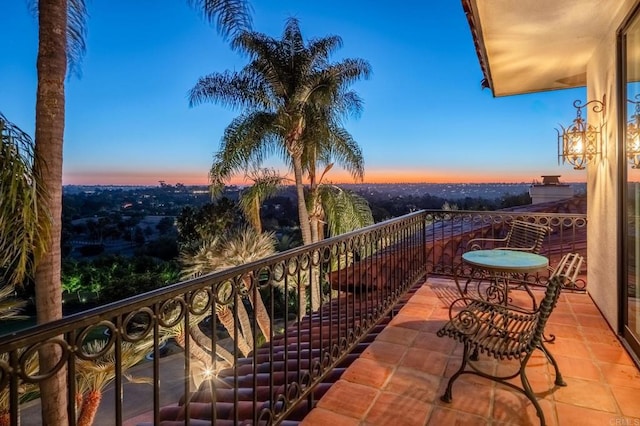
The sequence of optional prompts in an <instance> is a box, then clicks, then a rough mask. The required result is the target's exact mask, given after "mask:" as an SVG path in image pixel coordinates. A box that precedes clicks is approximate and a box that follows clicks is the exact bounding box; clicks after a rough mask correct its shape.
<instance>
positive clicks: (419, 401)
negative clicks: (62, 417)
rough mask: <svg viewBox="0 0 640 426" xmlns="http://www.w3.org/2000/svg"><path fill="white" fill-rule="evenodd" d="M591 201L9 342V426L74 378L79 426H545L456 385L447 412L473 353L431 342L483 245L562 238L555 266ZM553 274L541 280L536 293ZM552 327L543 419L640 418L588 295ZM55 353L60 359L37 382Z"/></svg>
mask: <svg viewBox="0 0 640 426" xmlns="http://www.w3.org/2000/svg"><path fill="white" fill-rule="evenodd" d="M582 202H584V200H581V199H574V200H570V201H567V202H563V203H555V204H549V205H542V204H541V205H536V206H527V207H528V211H521V210H518V209H513V210H509V211H500V212H468V211H421V212H417V213H414V214H411V215H407V216H405V217H402V218H397V219H393V220H390V221H388V222H384V223H381V224H377V225H374V226H372V227H369V228H366V229H363V230H361V231H358V232H354V233H351V234H347V235H343V236H339V237H336V238H332V239H329V240H325V241H323V242H320V243H317V244H313V245H309V246H305V247H300V248H298V249H294V250H291V251H288V252H284V253H280V254H278V255H276V256H273V257H271V258H268V259H264V260H262V261H258V262H254V263H251V264H247V265H243V266H241V267H237V268H233V269H229V270H226V271H223V272H220V273H216V274H212V275H207V276H203V277H200V278H197V279H194V280H191V281H188V282H183V283H177V284H174V285H172V286H169V287H166V288H163V289H161V290H158V291H155V292H152V293H148V294H144V295H140V296H136V297H133V298H130V299H127V300H124V301H121V302H117V303H114V304H111V305H108V306H104V307H100V308H98V309H94V310H91V311H87V312H84V313H81V314H77V315H74V316H70V317H68V318H65V319H63V320H61V321H58V322H55V323H51V324H47V325H45V326H41V327H36V328H33V329H29V330H25V331H23V332H20V333H17V334H15V335H11V336H5V337H4V338H3V339H2V343H1V344H0V357H2V358H0V374H1V375H0V396H1V397H2V399H0V410H4V411H0V415H2V416H3V417H2V418H0V424H14V425H18V424H21V425H29V424H40V423H41V421H40V418H39V415H40V414H39V408H38V404H39V400H38V399H37V394H36V393H34V392H35V389H36V388H35V386H34V385H35V384H37V383H38V382H40V381H42V380H46V379H47V377H49V376H50V375H52V374H56V373H57V372H58V371H64V370H62V369H63V367H66V371H67V372H68V378H69V380H68V394H67V398H68V400H69V401H76V404H71V405H70V408H69V412H70V418H71V419H72V420H71V424H76V422H75V420H74V419H76V418H79V416H82V413H83V405H82V402H83V398H84V400H85V401H86V400H87V398H86V397H87V396H88V395H90V394H91V395H93V396H96V395H99V396H100V398H101V403H100V406H99V410H98V412H97V415H96V417H95V421H94V424H109V425H112V424H117V425H121V424H126V425H138V424H140V425H143V424H160V423H161V422H162V424H166V425H171V424H185V423H186V424H192V425H201V424H212V423H215V424H220V425H225V424H257V423H264V424H285V425H286V424H297V423H300V422H302V423H305V424H327V423H328V422H330V421H335V422H338V424H359V422H360V421H365V422H368V424H389V419H393V420H394V421H399V420H398V416H399V413H402V419H404V420H403V421H405V422H406V423H405V424H425V423H429V424H442V423H443V422H445V421H450V420H457V421H460V422H463V423H464V424H467V421H469V422H471V423H474V422H475V423H479V424H484V423H485V422H486V420H487V419H492V421H494V422H498V423H501V422H505V423H508V422H515V423H520V422H521V421H522V422H524V423H523V424H527V423H533V424H535V423H537V420H536V417H535V413H533V414H532V411H531V408H532V407H529V406H530V404H527V401H526V400H525V399H524V398H521V396H520V395H518V394H516V393H514V392H513V391H511V390H508V389H506V388H504V389H503V388H502V387H500V386H499V385H492V384H491V383H485V382H483V381H479V380H466V381H465V380H463V379H460V381H459V382H457V384H456V387H455V388H454V400H453V402H452V403H451V404H445V403H442V402H440V401H439V399H438V397H439V395H440V394H441V392H442V389H443V386H444V383H443V379H444V378H446V377H447V376H448V375H450V374H451V373H452V369H453V368H455V366H456V365H457V363H458V362H459V357H460V352H459V348H456V346H455V345H454V343H453V341H449V340H450V339H444V338H438V337H436V336H435V334H434V332H435V331H436V330H437V329H438V328H439V327H440V326H441V325H442V324H443V321H444V320H445V317H446V316H447V315H448V305H449V304H450V302H451V300H453V297H454V295H455V293H454V286H453V280H452V277H453V276H454V275H457V276H465V275H469V274H470V271H469V270H467V269H466V268H465V267H464V265H463V264H462V262H461V258H460V256H461V254H462V253H463V252H464V250H465V248H466V244H467V242H468V241H469V240H470V239H472V238H475V237H479V236H491V237H497V236H501V235H502V234H503V233H504V232H505V229H506V228H507V225H508V223H509V222H510V221H511V220H513V219H516V218H517V219H523V220H530V221H535V222H538V223H544V224H547V225H549V226H550V227H551V228H552V229H553V231H552V232H551V234H550V235H549V236H548V238H547V240H546V241H545V244H544V246H543V254H544V255H546V256H547V257H548V258H549V259H550V263H551V264H552V265H553V264H554V263H555V262H557V261H558V260H559V259H560V257H561V256H562V255H563V254H565V253H568V252H580V253H582V254H583V255H586V218H585V215H584V214H581V213H576V211H580V203H582ZM534 207H535V209H536V210H537V211H533V209H534ZM546 278H547V275H545V274H537V275H536V276H530V277H529V279H530V282H531V284H532V285H533V286H534V287H535V286H536V285H540V286H539V288H543V286H544V283H545V282H546ZM582 278H583V279H586V277H584V276H583V277H582ZM585 284H586V282H585ZM592 285H594V284H592ZM313 291H318V292H321V294H322V297H321V299H322V304H321V306H320V308H319V309H317V310H315V311H314V312H312V311H311V310H310V308H309V305H308V303H306V301H307V300H311V299H312V298H313V294H311V293H312V292H313ZM261 303H262V304H263V305H264V307H265V308H266V312H267V313H268V315H267V317H266V318H265V317H264V316H261V315H260V313H261V312H264V311H263V310H262V308H261ZM548 330H549V332H552V333H554V334H555V335H556V336H557V337H558V338H557V340H556V341H555V343H553V344H552V345H550V350H551V351H552V353H554V355H556V356H557V358H558V361H559V363H560V367H561V369H562V372H563V374H564V375H565V378H566V380H567V381H568V382H569V386H568V387H567V388H561V389H560V388H554V387H553V382H552V378H551V374H550V372H549V371H548V367H547V365H546V361H544V359H542V358H537V359H535V362H533V363H532V364H531V369H532V372H531V373H530V374H531V377H532V382H533V387H534V391H535V392H537V393H538V396H539V397H541V398H542V399H543V401H542V403H541V404H542V405H543V409H544V410H545V413H546V416H547V418H548V423H550V424H555V423H558V424H564V421H565V420H567V419H569V418H573V419H575V418H583V417H584V416H589V418H592V419H594V421H596V422H597V420H598V419H618V420H620V421H623V420H625V419H631V418H640V412H639V411H638V408H636V406H637V404H635V403H634V401H636V400H637V396H634V395H635V394H637V391H638V389H640V374H639V373H638V369H637V368H636V367H635V366H634V364H633V362H632V360H631V358H630V357H629V356H628V355H627V353H626V352H625V351H624V350H623V349H622V347H621V345H620V343H619V342H618V339H617V337H616V336H615V335H614V333H613V332H612V331H611V330H610V329H609V327H608V325H607V323H606V322H605V321H604V319H603V318H602V316H601V315H600V313H599V311H598V310H597V308H596V307H595V306H594V305H593V303H592V302H591V299H590V298H589V296H588V295H587V294H585V293H584V292H581V291H575V289H567V290H566V291H564V292H563V294H562V296H561V301H560V303H559V305H558V307H557V308H556V310H555V311H554V313H553V314H552V317H551V319H550V322H549V324H548ZM90 342H93V344H91V345H90ZM43 348H44V349H45V350H47V349H48V350H51V348H56V349H57V350H58V351H59V353H60V354H61V356H60V362H59V363H58V364H57V365H56V366H55V367H53V368H52V370H51V371H40V372H39V373H36V372H35V371H37V370H34V368H33V364H34V360H36V361H37V354H38V351H39V350H41V349H43ZM132 348H138V350H134V349H132ZM140 348H142V349H140ZM214 349H215V350H214ZM141 353H142V355H140V354H141ZM185 353H187V354H191V356H185V355H184V354H185ZM144 355H146V356H144ZM96 365H98V366H99V367H100V369H101V371H102V372H103V373H104V376H105V377H106V378H105V380H104V381H103V382H102V384H101V386H99V387H98V386H94V387H95V388H94V389H91V388H87V387H86V381H82V380H80V378H81V377H83V376H85V377H86V375H87V374H90V373H91V372H93V374H95V371H96V370H95V366H96ZM489 367H490V368H493V367H492V366H489ZM501 368H502V367H501ZM130 377H132V379H131V380H129V379H128V378H130ZM143 379H144V380H143ZM96 388H97V389H96ZM465 388H466V389H465ZM92 391H93V394H92V393H91V392H92ZM185 395H187V396H188V397H187V398H185V397H184V396H185ZM314 407H316V408H314ZM577 416H579V417H577ZM185 419H187V420H185ZM618 420H616V421H618ZM78 423H82V422H81V421H78ZM600 424H602V423H600ZM610 424H614V423H610ZM615 424H618V423H615Z"/></svg>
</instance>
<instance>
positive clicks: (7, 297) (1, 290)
mask: <svg viewBox="0 0 640 426" xmlns="http://www.w3.org/2000/svg"><path fill="white" fill-rule="evenodd" d="M13 291H14V288H13V286H8V285H6V286H3V287H0V321H4V320H7V319H23V318H26V317H25V316H21V315H19V313H20V310H21V309H22V308H24V307H25V306H26V304H27V302H26V301H24V300H16V299H11V295H12V293H13Z"/></svg>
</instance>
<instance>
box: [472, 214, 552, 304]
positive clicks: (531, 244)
mask: <svg viewBox="0 0 640 426" xmlns="http://www.w3.org/2000/svg"><path fill="white" fill-rule="evenodd" d="M550 232H551V228H550V227H548V226H546V225H541V224H538V223H531V222H527V221H524V220H518V219H515V220H513V221H512V222H511V227H510V228H509V231H508V232H507V235H506V236H505V237H504V238H473V239H471V240H469V242H468V243H467V250H486V249H494V250H518V251H527V252H530V253H535V254H539V253H540V251H541V250H542V244H543V243H544V239H545V237H546V236H547V235H548V234H549V233H550ZM474 278H475V279H478V280H480V281H482V280H483V279H485V278H487V277H486V275H485V274H484V271H481V270H477V269H472V270H471V273H470V275H469V278H468V279H467V281H466V282H465V285H464V290H463V291H462V290H461V293H462V296H466V295H467V294H468V293H467V291H468V287H469V284H470V283H471V281H473V279H474ZM522 278H523V279H524V280H526V276H525V277H522Z"/></svg>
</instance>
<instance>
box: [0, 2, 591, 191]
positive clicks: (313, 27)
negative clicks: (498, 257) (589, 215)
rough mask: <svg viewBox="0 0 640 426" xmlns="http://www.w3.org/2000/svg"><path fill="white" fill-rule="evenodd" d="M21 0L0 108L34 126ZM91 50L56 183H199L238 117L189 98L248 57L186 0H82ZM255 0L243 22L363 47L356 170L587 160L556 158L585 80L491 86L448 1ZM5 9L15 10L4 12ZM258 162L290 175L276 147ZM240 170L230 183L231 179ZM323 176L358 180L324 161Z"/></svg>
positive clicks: (572, 177) (567, 177)
mask: <svg viewBox="0 0 640 426" xmlns="http://www.w3.org/2000/svg"><path fill="white" fill-rule="evenodd" d="M27 3H28V2H27V1H19V0H17V1H16V0H14V1H6V0H3V1H2V2H0V16H2V17H3V18H4V19H2V21H3V23H2V26H1V27H0V34H1V37H2V40H4V43H3V51H2V58H1V59H0V112H2V113H3V114H4V115H5V116H6V117H7V118H8V119H9V120H10V121H12V122H13V123H14V124H16V125H17V126H18V127H20V128H21V129H22V130H24V131H25V132H27V133H29V134H30V135H32V136H33V134H34V128H35V124H34V120H35V95H36V81H37V80H36V54H37V20H36V18H35V17H34V16H33V15H32V14H31V13H30V11H29V10H28V7H27ZM87 4H88V10H89V19H88V34H87V40H86V42H87V52H86V54H85V56H84V58H83V59H82V62H81V64H80V65H81V76H80V77H77V76H71V77H70V78H69V79H68V80H67V83H66V84H67V86H66V94H67V98H66V108H67V109H66V126H65V140H64V162H63V183H64V184H65V185H70V184H75V185H83V184H84V185H98V184H102V185H157V184H158V182H159V181H160V180H163V181H165V182H167V183H169V184H175V183H183V184H187V185H196V184H206V183H207V173H208V171H209V169H210V167H211V164H212V160H213V156H214V154H215V153H216V152H217V151H218V149H219V147H220V138H221V136H222V134H223V131H224V129H225V127H226V126H227V125H228V124H229V123H230V122H231V120H232V119H233V118H234V117H236V116H237V115H239V113H240V111H238V110H231V109H229V108H227V107H223V106H220V105H217V104H212V103H206V104H201V105H198V106H194V107H190V106H189V103H188V98H187V93H188V91H189V90H190V89H191V88H192V87H193V86H194V85H195V84H196V82H197V81H198V79H199V78H200V77H203V76H206V75H208V74H210V73H214V72H224V71H226V70H239V69H241V68H242V67H243V66H244V65H245V64H246V63H247V59H246V58H245V57H243V56H241V55H240V54H239V53H238V52H234V51H232V50H231V49H230V48H229V43H228V40H227V41H225V40H223V39H222V38H221V37H220V36H219V34H218V33H217V31H216V29H215V28H213V27H212V26H211V25H209V24H208V23H206V22H205V20H204V19H203V18H202V16H201V15H200V14H199V13H198V11H196V10H195V9H193V8H191V7H189V6H188V2H187V1H181V0H173V1H169V0H136V1H130V0H87ZM379 4H383V5H388V4H387V3H377V2H371V1H370V0H323V1H308V0H306V1H305V0H252V1H251V5H252V8H253V28H254V30H256V31H259V32H261V33H265V34H268V35H270V36H273V37H277V38H280V36H281V34H282V30H283V28H284V24H285V21H286V19H287V18H289V17H295V18H297V19H298V20H299V21H300V27H301V30H302V33H303V36H304V37H305V39H307V40H308V39H312V38H318V37H324V36H328V35H338V36H340V37H341V38H342V40H343V47H342V48H340V49H338V50H337V51H336V52H335V54H334V55H333V56H332V57H331V58H332V60H333V61H339V60H341V59H344V58H361V59H365V60H367V61H368V62H369V64H370V65H371V68H372V70H373V73H372V75H371V78H369V79H368V80H361V81H359V82H357V83H355V84H354V85H353V86H352V89H353V90H355V91H356V92H357V93H358V94H359V95H360V97H361V98H362V99H363V100H364V109H363V113H362V115H361V116H360V117H359V118H357V119H349V120H348V121H347V122H346V123H345V128H346V129H347V130H348V131H349V132H350V133H351V135H352V136H353V138H354V139H355V140H356V141H357V142H358V144H359V145H360V147H361V149H362V151H363V155H364V160H365V161H364V164H365V177H364V181H365V182H369V183H385V182H390V183H402V182H433V183H438V182H442V183H445V182H447V183H461V182H491V183H493V182H508V183H512V182H532V181H533V180H536V179H540V176H542V175H561V180H562V181H564V182H584V181H586V172H585V171H574V170H573V169H572V167H571V166H570V165H566V164H565V165H558V157H557V135H556V131H555V129H556V128H559V125H563V126H565V127H566V126H567V125H568V124H570V123H571V121H572V120H573V118H574V117H575V109H574V108H573V106H572V103H573V101H574V100H576V99H580V100H583V101H584V99H585V96H586V90H585V89H584V88H578V89H570V90H561V91H552V92H546V93H539V94H527V95H517V96H510V97H500V98H494V97H493V95H492V94H491V92H490V91H489V90H488V89H482V88H481V85H480V82H481V80H482V78H483V75H482V72H481V69H480V66H479V63H478V58H477V56H476V52H475V48H474V45H473V40H472V37H471V33H470V30H469V27H468V24H467V21H466V17H465V15H464V12H463V10H462V6H461V3H460V1H459V0H430V1H424V0H407V1H404V2H400V3H398V6H399V7H380V6H379ZM8 17H10V19H8ZM265 167H273V168H277V169H279V170H281V171H282V172H283V173H284V172H286V171H287V170H286V168H285V167H284V166H283V165H282V163H281V161H280V160H278V159H277V158H276V157H274V158H272V159H269V160H268V161H267V163H265ZM242 178H243V176H238V177H237V178H236V179H234V180H233V181H231V182H230V183H233V184H241V183H242ZM327 179H328V180H329V181H332V182H334V183H345V182H353V180H352V179H351V178H350V177H349V175H348V174H346V173H345V172H343V171H342V170H339V169H337V168H334V169H333V170H331V172H330V173H329V175H328V176H327Z"/></svg>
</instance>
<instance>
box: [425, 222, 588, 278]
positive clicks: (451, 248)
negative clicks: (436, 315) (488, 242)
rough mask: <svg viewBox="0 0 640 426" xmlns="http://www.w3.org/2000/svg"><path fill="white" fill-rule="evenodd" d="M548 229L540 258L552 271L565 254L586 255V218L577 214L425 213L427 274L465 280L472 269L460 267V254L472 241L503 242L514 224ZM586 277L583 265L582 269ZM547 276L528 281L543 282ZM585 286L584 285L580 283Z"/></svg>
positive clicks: (539, 276) (538, 275)
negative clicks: (526, 224)
mask: <svg viewBox="0 0 640 426" xmlns="http://www.w3.org/2000/svg"><path fill="white" fill-rule="evenodd" d="M515 219H519V220H524V221H528V222H533V223H538V224H542V225H546V226H548V227H549V228H550V229H551V231H550V232H549V234H548V235H547V236H546V237H545V241H544V243H543V244H542V250H541V252H540V254H542V255H544V256H546V257H548V258H549V265H550V266H551V267H552V268H553V267H554V266H555V265H557V263H558V262H559V261H560V259H561V258H562V256H564V255H565V254H566V253H580V254H581V255H582V256H584V257H585V258H586V255H587V218H586V215H585V214H577V213H540V212H523V211H492V212H484V211H464V210H453V211H448V210H447V211H445V210H427V211H425V220H426V221H427V227H426V230H425V234H426V237H425V240H426V250H427V254H426V258H427V265H426V268H427V273H429V274H437V275H446V276H454V275H458V276H463V277H468V276H470V274H471V273H472V271H471V268H470V267H468V266H466V265H464V264H463V263H462V253H464V252H465V251H466V250H468V249H469V247H468V243H469V241H470V240H471V239H474V238H502V237H504V236H505V235H506V233H507V231H508V229H509V227H510V224H511V222H512V221H513V220H515ZM582 269H583V271H584V274H586V263H585V264H584V265H583V268H582ZM548 275H549V274H548V273H546V274H545V273H542V274H537V275H536V276H532V277H530V278H531V279H533V280H535V281H536V282H540V281H542V282H545V281H546V278H548ZM582 283H583V284H584V281H582Z"/></svg>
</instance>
